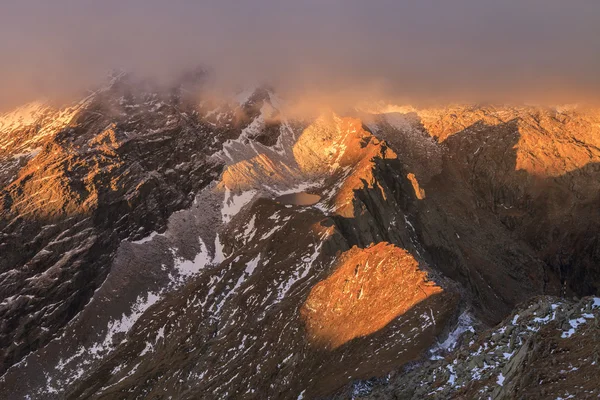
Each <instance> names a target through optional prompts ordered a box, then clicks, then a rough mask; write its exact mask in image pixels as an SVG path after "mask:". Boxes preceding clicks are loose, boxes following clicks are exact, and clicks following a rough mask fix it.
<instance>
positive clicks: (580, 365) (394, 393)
mask: <svg viewBox="0 0 600 400" xmlns="http://www.w3.org/2000/svg"><path fill="white" fill-rule="evenodd" d="M599 317H600V298H598V297H592V298H590V297H586V298H583V299H581V300H579V301H571V300H564V299H559V298H553V297H539V298H536V299H533V300H531V301H530V302H528V303H527V304H523V305H522V306H521V307H519V308H518V309H517V310H515V311H514V312H513V313H512V314H511V315H510V316H509V317H508V318H506V319H505V320H504V321H502V322H501V323H500V324H499V325H498V326H496V327H495V328H494V329H491V330H489V331H487V332H483V333H481V334H480V335H473V334H468V335H465V336H463V338H462V341H463V343H464V345H463V346H462V347H460V348H459V350H457V351H455V352H453V353H451V354H449V355H448V356H446V357H445V358H444V359H441V360H438V361H433V362H432V361H428V362H426V363H425V364H423V365H422V366H420V367H419V368H418V369H414V370H412V371H406V372H403V373H398V374H395V375H394V376H393V377H390V379H389V381H388V382H387V384H386V385H385V386H383V385H382V386H375V388H374V389H373V391H372V392H371V393H370V394H368V395H365V396H358V397H357V398H364V399H424V398H427V399H488V398H492V399H520V398H527V399H549V398H552V399H555V398H595V397H597V396H598V394H599V388H598V385H597V382H596V379H595V377H596V376H597V375H598V373H599V372H600V366H599V364H598V354H599V353H598V351H599V348H598V343H597V338H598V334H599V331H598V326H597V325H598V321H599V320H600V319H599Z"/></svg>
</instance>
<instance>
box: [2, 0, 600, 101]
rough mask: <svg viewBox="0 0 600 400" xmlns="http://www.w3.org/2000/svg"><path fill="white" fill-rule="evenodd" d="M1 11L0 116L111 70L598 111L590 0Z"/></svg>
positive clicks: (332, 95) (57, 5) (143, 3)
mask: <svg viewBox="0 0 600 400" xmlns="http://www.w3.org/2000/svg"><path fill="white" fill-rule="evenodd" d="M5 3H12V4H3V5H2V10H1V12H0V54H2V62H1V63H0V93H1V96H0V110H3V109H6V108H10V107H13V106H16V105H18V104H21V103H23V102H26V101H30V100H33V99H37V98H40V97H46V98H50V99H57V100H59V101H68V100H69V99H71V98H74V97H76V96H79V95H80V94H81V93H82V92H84V91H85V90H86V89H88V88H91V87H93V86H94V85H96V84H97V83H98V82H100V81H101V80H102V79H103V77H104V76H105V74H106V72H107V71H109V70H110V69H113V68H122V69H126V70H130V71H133V72H134V73H136V74H140V75H143V76H151V77H153V78H156V79H162V80H168V79H170V78H171V77H173V76H176V75H178V74H179V73H181V71H183V70H186V69H189V68H192V67H194V66H197V65H205V66H208V67H210V68H211V69H212V70H213V71H214V72H215V77H216V79H217V82H218V84H219V85H222V86H223V87H236V86H240V85H245V84H248V83H256V82H266V83H269V84H271V85H273V86H274V87H276V88H277V90H278V91H280V92H281V93H282V95H283V96H286V97H288V98H292V99H295V101H297V102H298V103H299V104H300V103H305V106H310V103H319V104H321V103H327V102H333V103H336V104H344V103H347V104H351V103H352V102H357V101H364V100H368V99H371V98H374V99H393V100H394V101H402V102H432V101H521V102H571V101H585V100H597V99H596V96H598V93H600V91H599V89H600V74H598V71H599V70H600V41H599V40H598V38H599V37H600V24H599V23H598V21H600V2H598V1H595V0H573V1H570V2H564V1H558V0H506V1H488V0H456V1H452V2H449V1H439V0H421V1H418V2H412V1H398V0H394V1H392V0H375V1H359V0H319V1H317V0H303V1H275V0H255V1H251V2H250V1H244V2H242V1H231V0H221V1H208V0H205V1H190V0H171V1H166V0H164V1H158V0H127V1H122V0H121V1H116V0H105V1H92V0H55V1H46V0H21V1H18V2H17V1H13V2H5Z"/></svg>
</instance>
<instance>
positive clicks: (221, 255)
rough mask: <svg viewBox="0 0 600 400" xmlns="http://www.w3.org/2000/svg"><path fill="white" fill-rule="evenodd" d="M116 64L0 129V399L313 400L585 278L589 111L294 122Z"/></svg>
mask: <svg viewBox="0 0 600 400" xmlns="http://www.w3.org/2000/svg"><path fill="white" fill-rule="evenodd" d="M131 79H132V78H129V77H119V78H118V79H115V81H114V82H112V83H111V85H109V86H108V87H106V88H105V89H103V90H101V91H98V92H97V93H95V94H93V95H92V96H90V97H89V98H88V99H86V100H85V101H83V102H81V103H80V104H79V105H77V106H75V107H72V108H70V109H69V110H67V111H53V110H50V109H48V110H47V109H45V108H44V109H39V108H36V107H33V106H32V108H31V109H29V108H28V109H26V110H25V109H22V110H20V111H18V112H16V113H13V114H11V116H10V118H9V117H6V119H5V120H6V121H9V120H10V123H9V122H6V123H4V124H3V125H0V126H6V127H10V128H7V130H6V132H5V133H4V137H3V138H2V140H3V141H2V143H3V146H4V143H11V144H10V145H11V146H13V147H11V148H9V147H3V149H4V152H3V153H0V157H3V158H1V160H2V171H3V172H2V178H1V179H2V181H0V182H2V183H3V186H2V191H3V197H2V207H3V208H2V210H1V211H0V212H1V214H0V217H1V219H0V228H2V241H1V242H0V248H1V249H2V252H3V255H4V254H6V255H7V256H6V257H3V258H2V259H1V260H0V266H1V267H2V271H0V273H1V274H2V275H1V279H3V281H2V282H3V283H4V285H3V286H2V288H1V289H0V290H2V295H3V301H2V303H1V305H0V312H2V318H3V324H2V346H3V347H2V348H3V356H4V368H5V369H6V368H8V367H10V368H9V369H8V370H7V371H6V372H5V374H4V375H3V376H2V377H1V378H0V394H1V395H0V397H2V396H8V397H7V398H11V399H13V398H16V399H18V398H27V396H30V397H31V398H42V399H45V398H48V399H54V398H72V399H76V398H98V399H100V398H102V399H112V398H119V399H121V398H157V399H158V398H169V397H171V398H178V399H179V398H181V399H186V398H190V399H192V398H298V397H301V398H305V399H306V398H318V397H323V396H328V395H330V394H332V393H334V392H336V391H337V390H339V389H340V388H342V390H344V389H343V388H344V387H346V388H349V387H352V382H359V383H360V382H364V380H368V379H369V378H371V377H383V376H386V375H387V374H388V373H389V372H390V371H401V370H402V368H403V366H405V365H407V363H409V364H410V365H411V366H412V367H411V368H414V362H418V361H419V360H420V359H421V358H422V357H423V356H425V355H426V354H427V350H428V349H434V348H435V349H438V350H435V351H436V352H437V351H440V350H439V349H440V348H442V347H444V346H440V345H438V344H437V343H436V341H438V340H439V341H440V342H442V341H444V339H445V336H446V333H448V332H450V331H452V332H451V334H450V336H449V337H455V336H459V333H460V332H464V331H465V329H458V328H457V329H454V330H453V325H454V323H455V321H456V320H457V318H458V316H459V315H462V316H464V315H470V316H472V317H469V318H472V320H473V321H475V323H474V325H475V327H474V328H469V329H466V331H470V330H475V329H476V328H477V330H479V329H480V328H481V327H485V326H486V325H489V324H491V325H493V324H495V323H497V322H499V321H501V320H502V319H503V318H505V317H506V316H507V315H510V313H511V312H512V310H513V309H514V307H515V306H516V305H517V304H519V303H521V302H523V301H528V300H529V299H530V298H531V297H532V296H534V295H538V294H553V295H559V294H561V293H565V292H566V293H568V294H569V295H571V294H581V295H585V294H590V292H594V291H595V290H596V288H597V285H598V282H599V281H598V280H597V278H596V276H597V275H596V274H597V271H598V269H597V268H598V265H600V264H599V263H598V262H597V261H598V254H599V250H598V249H599V247H598V242H597V240H596V241H594V240H595V239H594V238H595V236H594V235H593V234H592V233H593V232H597V228H598V224H599V223H600V218H598V207H594V205H597V204H598V202H597V201H598V196H599V193H600V188H598V186H597V182H598V180H594V177H597V172H598V171H597V168H596V167H597V164H596V163H597V161H598V147H597V145H596V144H595V143H596V142H595V140H596V139H595V137H596V136H594V135H595V134H596V133H597V131H596V129H597V126H598V125H597V121H598V118H597V113H594V112H592V111H586V110H582V111H577V110H566V111H564V110H563V111H558V110H554V111H553V110H548V109H538V108H523V109H512V108H502V109H491V108H486V107H471V108H469V107H454V108H448V109H443V110H442V109H434V110H416V109H392V110H368V112H365V111H358V112H357V113H356V115H352V116H340V115H335V114H334V113H326V114H324V115H321V116H320V117H319V118H316V119H314V120H308V121H294V120H290V119H288V118H286V115H285V113H284V112H283V111H282V108H281V105H282V102H281V100H280V99H278V98H277V97H276V96H275V95H274V94H273V93H272V91H270V90H267V89H263V88H259V89H257V90H254V91H251V92H248V93H247V95H244V96H243V99H241V100H240V103H238V104H234V103H231V102H224V103H215V102H213V101H212V100H211V99H203V98H202V96H201V95H200V97H199V98H200V99H201V101H200V102H198V98H194V97H191V96H189V93H190V91H189V90H187V89H188V88H189V87H188V86H187V85H192V86H193V87H194V89H197V88H198V85H199V87H200V89H201V87H202V86H201V84H202V79H203V74H202V73H199V74H192V75H190V76H187V77H185V79H182V81H181V86H178V87H175V88H174V89H170V90H168V91H165V90H163V89H159V88H156V87H153V86H152V85H151V84H149V83H143V82H142V83H140V82H134V81H132V80H131ZM200 93H202V91H201V90H200ZM32 110H33V111H32ZM28 113H29V114H28ZM51 113H59V114H60V115H65V117H64V118H63V117H61V118H58V117H55V118H50V119H49V120H51V121H58V122H56V124H59V125H60V124H63V125H60V126H58V125H53V126H52V127H51V128H44V127H45V126H46V125H45V124H47V123H48V122H47V120H48V118H49V117H46V116H48V115H50V114H51ZM23 115H32V117H31V118H26V117H24V116H23ZM40 115H43V116H44V117H43V118H42V117H39V116H40ZM55 115H58V114H55ZM38 117H39V118H41V119H36V118H38ZM357 117H358V118H357ZM44 118H45V119H44ZM32 120H36V121H39V122H36V123H32V122H31V121H32ZM14 121H19V122H18V123H16V122H14ZM25 131H26V132H28V133H27V134H26V135H25V136H24V137H27V138H29V139H24V140H21V139H19V140H20V141H19V140H16V139H15V140H16V141H15V140H13V141H12V142H11V139H6V140H5V137H7V138H8V137H9V136H19V135H21V133H20V132H25ZM36 132H38V133H39V134H38V133H36ZM47 132H50V133H47ZM31 138H35V140H33V141H31V140H30V139H31ZM32 143H35V145H33V144H32ZM536 143H537V144H543V146H542V148H544V149H546V147H547V150H544V151H542V152H541V153H535V152H534V149H535V146H536ZM544 146H546V147H544ZM552 146H558V147H556V148H554V147H552ZM559 147H560V148H559ZM586 157H587V158H586ZM562 159H564V162H562V163H561V161H560V160H562ZM585 182H587V183H585ZM297 192H306V193H310V194H312V195H314V196H317V198H318V199H319V200H318V201H317V202H316V203H314V204H312V203H311V204H307V205H293V204H286V203H285V202H284V201H283V200H278V199H283V197H280V196H281V195H284V194H290V193H297ZM569 213H575V214H574V215H576V216H581V218H582V219H583V222H576V221H575V220H573V219H572V218H571V219H569V218H568V216H569V215H570V214H569ZM159 232H160V233H159ZM23 242H24V243H26V245H21V243H23ZM580 276H583V277H585V279H586V282H580V281H579V280H578V279H577V277H580ZM465 309H467V310H468V313H466V312H464V310H465ZM462 316H461V317H460V318H458V321H459V322H460V321H461V320H462V319H464V318H463V317H462ZM469 320H471V319H469ZM457 332H458V333H457ZM592 335H593V332H592ZM448 340H450V339H448ZM446 341H447V340H446ZM444 348H445V347H444ZM432 351H433V350H432ZM458 351H461V350H458ZM435 354H437V353H435ZM11 366H12V367H11ZM421 368H427V365H425V366H422V367H421ZM452 368H454V367H452ZM423 371H425V369H423ZM457 377H458V375H457ZM457 379H458V378H457ZM461 379H462V378H461ZM465 379H466V378H465ZM507 382H508V381H507ZM348 385H350V386H348ZM490 387H491V386H490ZM494 390H495V389H494ZM511 390H512V389H511ZM444 393H446V394H452V395H454V394H453V393H455V392H454V391H451V390H449V391H446V392H444ZM5 394H6V395H5Z"/></svg>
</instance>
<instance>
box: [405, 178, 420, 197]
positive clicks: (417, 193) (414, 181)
mask: <svg viewBox="0 0 600 400" xmlns="http://www.w3.org/2000/svg"><path fill="white" fill-rule="evenodd" d="M406 177H407V178H408V180H409V181H410V183H411V184H412V187H413V189H414V190H415V196H416V197H417V199H419V200H423V199H424V198H425V190H424V189H422V188H421V186H420V185H419V181H418V180H417V177H416V176H415V174H413V173H410V174H408V175H406Z"/></svg>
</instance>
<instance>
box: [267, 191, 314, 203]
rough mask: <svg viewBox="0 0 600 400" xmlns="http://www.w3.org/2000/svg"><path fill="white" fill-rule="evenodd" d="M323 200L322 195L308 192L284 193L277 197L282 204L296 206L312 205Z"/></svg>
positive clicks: (276, 199)
mask: <svg viewBox="0 0 600 400" xmlns="http://www.w3.org/2000/svg"><path fill="white" fill-rule="evenodd" d="M319 200H321V196H317V195H316V194H310V193H306V192H298V193H290V194H284V195H283V196H279V197H276V198H275V201H276V202H278V203H281V204H291V205H294V206H312V205H313V204H317V203H318V202H319Z"/></svg>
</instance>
